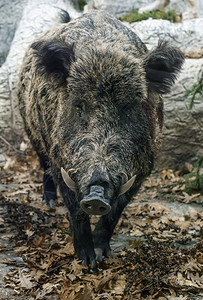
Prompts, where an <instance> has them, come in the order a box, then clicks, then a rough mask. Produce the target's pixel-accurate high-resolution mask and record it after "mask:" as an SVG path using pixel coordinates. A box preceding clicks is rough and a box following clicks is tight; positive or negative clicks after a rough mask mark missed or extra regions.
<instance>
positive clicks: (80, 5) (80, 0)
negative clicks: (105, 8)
mask: <svg viewBox="0 0 203 300" xmlns="http://www.w3.org/2000/svg"><path fill="white" fill-rule="evenodd" d="M86 4H87V2H86V1H85V0H78V6H79V9H80V10H83V9H84V6H85V5H86Z"/></svg>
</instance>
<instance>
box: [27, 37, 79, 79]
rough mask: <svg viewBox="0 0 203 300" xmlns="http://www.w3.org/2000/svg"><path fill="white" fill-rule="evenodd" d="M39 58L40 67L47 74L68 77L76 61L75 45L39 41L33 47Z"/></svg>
mask: <svg viewBox="0 0 203 300" xmlns="http://www.w3.org/2000/svg"><path fill="white" fill-rule="evenodd" d="M31 48H32V49H34V50H35V54H36V56H37V57H38V58H39V60H38V67H39V70H40V69H42V70H43V69H44V68H45V70H46V72H47V73H49V74H50V73H55V74H59V75H62V76H64V77H67V76H68V74H69V69H70V64H71V62H72V61H73V60H74V51H73V45H67V44H66V43H65V42H63V41H60V40H57V39H53V40H51V41H38V42H35V43H33V44H32V45H31Z"/></svg>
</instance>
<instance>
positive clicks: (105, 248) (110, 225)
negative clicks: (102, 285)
mask: <svg viewBox="0 0 203 300" xmlns="http://www.w3.org/2000/svg"><path fill="white" fill-rule="evenodd" d="M128 202H129V199H128V198H127V197H126V196H125V195H122V196H120V197H119V198H118V199H117V200H116V201H115V202H114V204H113V205H112V208H111V211H110V212H109V213H108V214H107V215H104V216H102V217H101V218H100V219H99V221H98V223H97V225H96V227H95V230H94V232H93V238H94V247H95V252H96V259H97V261H101V260H102V256H103V255H104V256H105V257H113V255H112V252H111V248H110V239H111V236H112V235H113V231H114V228H115V227H116V224H117V223H118V220H119V218H120V216H121V213H122V211H123V209H124V208H125V207H126V205H127V204H128Z"/></svg>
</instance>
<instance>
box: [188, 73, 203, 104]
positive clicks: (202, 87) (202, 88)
mask: <svg viewBox="0 0 203 300" xmlns="http://www.w3.org/2000/svg"><path fill="white" fill-rule="evenodd" d="M197 94H200V95H201V96H202V99H203V70H202V69H201V70H200V71H199V75H198V82H197V83H195V84H194V85H193V86H192V87H191V89H189V90H187V91H186V92H185V97H186V98H190V97H191V100H190V105H189V109H192V108H193V106H194V102H195V97H196V95H197Z"/></svg>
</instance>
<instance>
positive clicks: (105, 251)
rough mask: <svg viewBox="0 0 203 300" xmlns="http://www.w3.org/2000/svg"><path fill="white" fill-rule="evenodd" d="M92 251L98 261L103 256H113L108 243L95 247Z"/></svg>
mask: <svg viewBox="0 0 203 300" xmlns="http://www.w3.org/2000/svg"><path fill="white" fill-rule="evenodd" d="M94 251H95V253H96V260H97V261H98V262H101V261H102V260H103V256H104V257H110V258H113V254H112V251H111V248H110V246H109V245H108V246H107V247H99V248H95V249H94Z"/></svg>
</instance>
